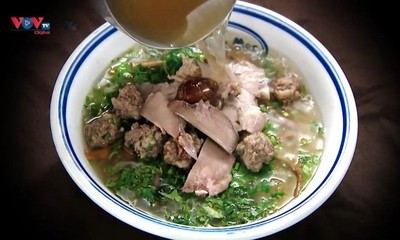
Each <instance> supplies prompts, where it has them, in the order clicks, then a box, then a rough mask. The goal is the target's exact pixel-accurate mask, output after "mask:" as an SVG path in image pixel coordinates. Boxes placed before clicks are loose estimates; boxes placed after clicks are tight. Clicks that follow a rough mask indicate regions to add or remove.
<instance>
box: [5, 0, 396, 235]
mask: <svg viewBox="0 0 400 240" xmlns="http://www.w3.org/2000/svg"><path fill="white" fill-rule="evenodd" d="M248 2H251V3H254V4H258V5H260V6H263V7H265V8H269V9H271V10H273V11H275V12H277V13H279V14H282V15H284V16H286V17H287V18H289V19H291V20H293V21H294V22H296V23H297V24H299V25H300V26H302V27H303V28H304V29H306V30H307V31H309V32H310V33H311V34H312V35H313V36H315V37H316V38H317V39H318V40H319V41H320V42H321V43H322V44H323V45H324V46H325V47H326V48H327V49H328V50H329V51H330V52H331V53H332V55H333V56H334V57H335V58H336V60H337V61H338V62H339V64H340V65H341V66H342V68H343V71H344V72H345V74H346V76H347V78H348V80H349V82H350V85H351V87H352V90H353V93H354V96H355V98H356V104H357V108H358V114H359V135H358V142H357V148H356V151H355V155H354V159H353V161H352V163H351V165H350V167H349V170H348V172H347V174H346V175H345V177H344V179H343V181H342V183H341V184H340V185H339V186H338V188H337V190H336V191H335V192H334V193H333V194H332V196H331V197H330V198H329V199H328V200H327V201H326V202H325V203H324V204H323V205H322V206H321V207H320V208H319V209H317V210H316V211H315V212H313V213H312V214H311V215H309V216H308V217H307V218H305V219H304V220H302V221H300V222H299V223H297V224H295V225H293V226H292V227H290V228H288V229H286V230H283V231H281V232H278V233H276V234H274V235H272V236H270V237H269V238H268V239H294V238H296V239H305V238H307V239H338V238H341V237H344V238H346V239H347V238H351V237H357V239H374V238H379V239H385V238H388V236H389V234H390V233H395V232H396V226H395V222H396V221H394V220H392V219H395V218H396V217H398V215H399V201H398V199H397V197H398V196H399V182H400V181H399V180H400V179H399V175H400V174H399V171H400V166H399V165H400V164H399V161H400V159H399V157H398V156H399V149H400V137H399V133H400V131H399V123H400V121H399V120H400V114H399V110H400V107H399V100H398V99H397V96H398V91H399V90H400V88H399V83H400V78H399V77H398V76H399V67H400V64H399V56H398V55H399V53H400V51H399V47H398V40H396V37H395V36H394V34H395V33H394V32H395V31H393V30H395V29H397V30H398V29H399V28H398V27H395V26H394V22H393V21H394V19H395V17H396V16H397V15H398V13H399V10H400V8H399V4H398V3H396V1H370V2H368V1H367V2H365V1H362V4H360V3H357V1H321V0H302V1H294V0H292V1H291V0H280V1H274V0H249V1H248ZM334 2H335V3H334ZM10 4H11V5H13V6H12V7H11V8H8V10H7V12H6V14H0V15H1V16H2V20H3V21H2V25H1V26H0V27H1V31H2V33H4V34H2V36H5V37H6V42H7V45H6V48H7V49H4V50H8V51H9V52H11V54H9V55H6V57H7V58H6V61H7V62H8V64H7V65H6V68H5V69H4V70H5V72H6V78H5V79H3V82H5V83H6V89H5V93H4V94H2V97H3V98H4V100H3V101H2V102H3V111H4V112H5V113H6V124H7V125H6V131H5V132H6V135H5V137H4V138H3V137H2V144H1V145H2V146H5V148H4V150H3V152H5V153H6V155H5V157H3V159H2V161H3V162H4V163H5V166H6V168H5V171H4V173H2V177H3V182H4V183H5V184H4V185H5V186H6V188H5V190H3V194H2V196H3V203H4V199H5V203H6V204H4V205H3V209H4V211H5V212H6V211H7V213H6V216H5V218H4V219H5V222H6V223H7V224H6V227H5V228H3V229H6V230H8V229H10V228H11V226H14V227H16V228H14V229H16V230H13V231H10V233H11V234H13V235H12V236H16V237H18V236H21V237H41V238H45V239H158V238H157V237H156V236H153V235H150V234H148V233H145V232H142V231H140V230H137V229H135V228H133V227H131V226H128V225H127V224H125V223H123V222H121V221H120V220H118V219H117V218H115V217H113V216H111V215H110V214H108V213H107V212H106V211H104V210H103V209H101V208H100V207H99V206H97V205H96V204H95V203H94V202H93V201H92V200H90V199H89V198H88V197H87V196H86V195H85V194H84V193H83V192H82V191H81V190H80V189H79V188H78V187H77V185H76V184H75V183H74V182H73V180H72V179H71V177H70V176H69V175H68V174H67V172H66V170H65V169H64V167H63V165H62V163H61V161H60V160H59V158H58V156H57V153H56V151H55V148H54V145H53V142H52V137H51V132H50V123H49V118H50V116H49V104H50V99H51V93H52V89H53V86H54V83H55V80H56V78H57V75H58V73H59V71H60V70H61V68H62V66H63V64H64V62H65V61H66V59H67V58H68V57H69V55H70V54H71V53H72V51H73V50H74V49H75V48H76V47H77V45H78V44H79V43H80V42H81V41H82V40H83V39H84V38H85V37H86V36H87V35H89V34H90V33H91V32H92V31H94V30H95V29H96V28H97V27H99V26H100V25H101V24H103V23H104V20H103V19H102V18H101V17H100V16H99V15H98V14H97V13H96V12H95V11H94V10H93V9H92V8H91V6H90V4H89V1H78V0H69V1H57V2H56V1H51V2H50V1H49V2H45V1H39V3H38V2H33V3H32V2H31V3H30V2H28V1H26V2H23V1H22V2H21V1H13V2H12V3H10ZM3 10H4V8H3ZM12 16H43V17H44V18H45V21H47V22H50V24H51V34H50V35H43V36H35V35H34V34H25V33H21V32H18V33H16V32H12V31H10V29H11V26H12V25H11V21H10V17H12ZM3 26H5V27H3ZM397 39H398V38H397ZM9 60H11V61H9ZM3 62H4V61H3ZM3 122H4V121H3ZM2 149H3V148H2ZM2 215H3V216H4V213H3V214H2ZM9 236H10V235H9Z"/></svg>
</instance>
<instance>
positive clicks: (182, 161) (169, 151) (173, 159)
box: [163, 138, 193, 169]
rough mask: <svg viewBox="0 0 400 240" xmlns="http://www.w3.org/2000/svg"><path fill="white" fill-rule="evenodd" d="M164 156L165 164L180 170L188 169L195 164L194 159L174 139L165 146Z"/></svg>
mask: <svg viewBox="0 0 400 240" xmlns="http://www.w3.org/2000/svg"><path fill="white" fill-rule="evenodd" d="M163 154H164V162H166V163H168V164H171V165H175V166H177V167H179V168H183V169H188V168H189V167H190V166H191V165H192V163H193V158H192V157H191V156H189V154H188V153H187V152H185V150H183V148H182V147H181V146H180V145H179V144H178V143H177V142H176V141H175V140H174V139H172V138H171V139H169V140H168V141H167V142H166V143H165V144H164V149H163Z"/></svg>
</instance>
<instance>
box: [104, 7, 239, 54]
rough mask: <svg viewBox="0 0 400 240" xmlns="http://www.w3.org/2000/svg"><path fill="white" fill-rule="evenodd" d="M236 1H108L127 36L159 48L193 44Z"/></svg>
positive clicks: (209, 29) (221, 17)
mask: <svg viewBox="0 0 400 240" xmlns="http://www.w3.org/2000/svg"><path fill="white" fill-rule="evenodd" d="M235 2H236V0H168V1H166V0H109V1H108V6H109V8H110V10H111V12H112V13H113V15H114V17H115V18H116V19H117V21H118V22H119V24H120V25H121V26H122V28H124V29H125V31H126V33H127V34H128V35H131V36H132V37H133V38H135V39H137V40H138V41H140V42H142V43H144V44H147V45H152V46H154V47H160V48H171V47H174V48H177V47H183V46H187V45H189V44H194V43H195V42H197V41H198V40H199V39H202V38H204V37H205V36H207V35H208V34H209V33H210V32H211V31H213V30H214V29H216V28H217V27H218V26H219V25H220V24H221V22H223V21H224V20H225V19H226V18H227V15H228V14H229V13H230V11H231V10H232V8H233V5H234V3H235Z"/></svg>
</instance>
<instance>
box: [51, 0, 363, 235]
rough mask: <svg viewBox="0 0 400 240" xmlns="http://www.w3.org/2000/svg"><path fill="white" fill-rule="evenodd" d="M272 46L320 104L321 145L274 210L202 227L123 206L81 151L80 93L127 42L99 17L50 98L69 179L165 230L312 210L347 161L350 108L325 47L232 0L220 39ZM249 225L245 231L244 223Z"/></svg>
mask: <svg viewBox="0 0 400 240" xmlns="http://www.w3.org/2000/svg"><path fill="white" fill-rule="evenodd" d="M234 37H241V38H243V39H245V42H248V43H249V44H253V45H257V46H259V47H261V48H264V49H266V50H271V49H273V50H275V51H277V52H279V54H281V55H283V56H285V57H286V58H287V59H288V61H290V62H291V63H292V65H294V66H295V67H296V68H297V71H298V72H299V73H300V74H301V75H303V77H304V81H305V84H306V85H307V88H308V89H309V91H310V93H311V95H312V96H313V97H314V98H315V102H316V103H317V105H318V106H319V108H320V111H321V114H322V121H323V124H324V127H325V143H324V146H325V147H324V151H323V155H322V158H321V164H320V166H319V168H318V171H317V173H316V175H315V176H314V177H313V179H312V180H311V182H310V183H309V185H308V186H307V187H306V189H305V190H304V192H303V193H302V194H300V196H299V197H297V198H296V199H294V200H293V201H291V202H289V204H287V205H286V206H284V207H283V208H282V209H281V210H280V211H278V212H276V213H275V214H273V215H271V216H270V217H268V218H267V219H263V220H260V221H257V222H254V223H251V224H246V225H242V226H235V227H227V228H217V229H212V228H209V229H204V228H195V227H187V226H180V225H176V224H172V223H168V222H165V221H163V220H160V219H158V218H154V217H152V216H150V215H148V214H146V213H144V212H142V211H140V210H137V209H133V208H131V207H129V206H128V205H127V204H126V203H125V202H123V201H121V200H120V199H119V198H117V197H115V196H114V194H113V193H112V192H111V191H110V190H108V189H107V188H106V187H105V186H104V185H103V183H102V182H101V181H100V179H99V178H98V177H97V176H96V174H95V172H94V171H93V169H92V167H91V165H90V164H89V162H88V161H87V160H86V158H85V156H84V142H83V141H84V140H83V136H82V110H83V103H84V101H85V96H86V95H87V93H88V92H89V91H90V90H91V88H92V87H93V86H94V84H95V83H96V82H97V81H98V80H99V79H100V77H102V75H103V74H104V72H105V70H106V69H107V68H108V67H109V66H110V63H111V60H112V59H114V58H116V57H118V56H120V55H121V54H122V53H123V52H125V51H126V50H127V49H129V48H130V47H131V46H133V45H134V44H135V42H134V41H133V40H132V39H130V38H129V37H127V36H126V35H124V34H122V33H120V32H119V31H117V30H116V29H115V28H113V27H112V26H110V25H109V24H108V23H105V24H104V25H102V26H101V27H99V28H98V29H97V30H96V31H95V32H93V33H92V34H91V35H90V36H88V37H87V38H86V39H85V40H84V41H83V42H82V43H81V44H80V45H79V46H78V47H77V49H76V50H75V51H74V52H73V54H72V55H71V56H70V58H69V59H68V60H67V62H66V63H65V65H64V67H63V69H62V71H61V72H60V74H59V77H58V79H57V82H56V85H55V88H54V92H53V97H52V102H51V116H50V117H51V128H52V134H53V139H54V143H55V146H56V149H57V152H58V154H59V156H60V159H61V161H62V163H63V165H64V166H65V168H66V170H67V172H68V173H69V174H70V176H71V177H72V179H73V180H74V181H75V183H76V184H77V185H78V186H79V187H80V188H81V189H82V191H84V192H85V193H86V194H87V195H88V196H89V197H90V198H91V199H92V200H93V201H94V202H95V203H96V204H98V205H99V206H101V207H102V208H104V209H105V210H106V211H108V212H109V213H110V214H112V215H114V216H115V217H117V218H118V219H120V220H122V221H124V222H126V223H127V224H130V225H132V226H134V227H136V228H139V229H141V230H144V231H147V232H150V233H152V234H156V235H160V236H163V237H167V238H182V237H185V236H187V234H195V236H198V238H199V239H206V238H209V237H210V236H212V238H213V239H227V238H235V239H241V238H249V237H250V238H258V237H262V236H266V235H270V234H273V233H275V232H277V231H280V230H282V229H285V228H287V227H289V226H291V225H293V224H295V223H296V222H298V221H300V220H301V219H303V218H305V217H306V216H308V215H309V214H311V213H312V212H313V211H314V210H316V209H317V208H318V207H319V206H320V205H321V204H323V202H324V201H325V200H326V199H327V198H328V197H329V196H330V195H331V194H332V193H333V192H334V190H335V189H336V188H337V186H338V185H339V183H340V181H341V180H342V178H343V177H344V175H345V173H346V171H347V169H348V166H349V164H350V162H351V159H352V156H353V153H354V148H355V142H356V137H357V115H356V108H355V103H354V97H353V95H352V92H351V89H350V86H349V84H348V82H347V79H346V77H345V75H344V73H343V72H342V70H341V69H340V67H339V65H338V64H337V62H336V61H335V59H334V58H333V57H332V56H331V54H330V53H329V52H328V51H327V50H326V49H325V48H324V47H323V46H322V45H321V44H320V43H319V42H318V41H317V40H316V39H315V38H314V37H313V36H311V35H310V34H309V33H308V32H306V31H305V30H304V29H302V28H301V27H299V26H298V25H297V24H295V23H293V22H292V21H290V20H289V19H287V18H285V17H283V16H281V15H279V14H277V13H274V12H272V11H269V10H267V9H264V8H261V7H258V6H255V5H252V4H249V3H244V2H240V1H239V2H238V3H237V4H236V6H235V8H234V11H233V12H232V15H231V18H230V22H229V27H228V33H227V39H228V40H229V39H233V38H234ZM250 229H251V231H250Z"/></svg>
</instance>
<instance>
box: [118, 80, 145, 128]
mask: <svg viewBox="0 0 400 240" xmlns="http://www.w3.org/2000/svg"><path fill="white" fill-rule="evenodd" d="M111 102H112V105H113V106H114V109H115V111H116V113H117V115H118V116H120V117H121V118H133V119H136V120H138V119H139V118H140V114H139V112H140V109H141V108H142V106H143V98H142V96H141V95H140V92H139V91H138V90H137V89H136V87H135V86H133V85H127V86H125V87H123V88H121V89H120V90H119V94H118V97H117V98H112V99H111Z"/></svg>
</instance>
